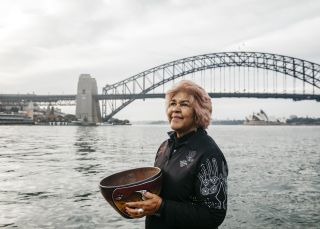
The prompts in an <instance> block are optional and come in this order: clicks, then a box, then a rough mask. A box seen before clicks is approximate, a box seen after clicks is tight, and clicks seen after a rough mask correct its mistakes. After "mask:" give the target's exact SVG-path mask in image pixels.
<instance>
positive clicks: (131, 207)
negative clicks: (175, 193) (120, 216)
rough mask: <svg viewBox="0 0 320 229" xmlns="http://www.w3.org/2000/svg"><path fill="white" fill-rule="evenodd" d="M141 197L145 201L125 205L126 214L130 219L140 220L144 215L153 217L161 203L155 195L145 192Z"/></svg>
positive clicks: (159, 198)
mask: <svg viewBox="0 0 320 229" xmlns="http://www.w3.org/2000/svg"><path fill="white" fill-rule="evenodd" d="M143 196H144V197H145V199H146V200H144V201H138V202H127V203H126V212H127V213H128V214H129V215H130V216H131V217H132V218H141V217H143V216H146V215H154V214H155V213H156V212H157V211H158V209H159V207H160V205H161V203H162V199H161V197H160V196H157V195H156V194H152V193H150V192H145V193H143Z"/></svg>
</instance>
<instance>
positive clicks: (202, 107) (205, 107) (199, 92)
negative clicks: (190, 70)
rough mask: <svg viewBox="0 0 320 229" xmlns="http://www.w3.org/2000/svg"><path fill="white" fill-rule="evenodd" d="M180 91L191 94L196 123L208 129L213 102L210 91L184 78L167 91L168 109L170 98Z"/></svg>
mask: <svg viewBox="0 0 320 229" xmlns="http://www.w3.org/2000/svg"><path fill="white" fill-rule="evenodd" d="M178 92H185V93H187V94H189V95H190V96H191V101H190V102H191V106H192V107H193V109H194V112H195V117H194V120H195V124H196V126H197V127H202V128H204V129H206V128H207V127H208V125H209V124H210V121H211V113H212V103H211V98H210V96H209V95H208V93H207V92H206V91H205V90H204V89H203V88H202V87H200V86H199V85H197V84H196V83H194V82H192V81H190V80H182V81H180V82H179V83H177V84H175V85H174V86H173V87H172V88H171V89H170V90H168V91H167V93H166V109H167V110H168V108H169V104H170V100H171V99H172V97H173V96H174V95H175V94H177V93H178Z"/></svg>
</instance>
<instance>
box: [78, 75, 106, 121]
mask: <svg viewBox="0 0 320 229" xmlns="http://www.w3.org/2000/svg"><path fill="white" fill-rule="evenodd" d="M97 94H98V88H97V82H96V79H95V78H92V77H91V76H90V74H81V75H80V76H79V81H78V91H77V98H76V117H77V119H78V120H79V121H81V123H82V124H84V125H95V124H97V123H99V122H101V112H100V105H99V100H97V99H96V98H95V95H97Z"/></svg>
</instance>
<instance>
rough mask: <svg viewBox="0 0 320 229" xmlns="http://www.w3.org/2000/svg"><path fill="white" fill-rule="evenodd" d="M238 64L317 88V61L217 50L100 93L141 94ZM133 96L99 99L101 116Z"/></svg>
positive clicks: (112, 112) (145, 73)
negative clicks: (203, 72) (199, 73)
mask: <svg viewBox="0 0 320 229" xmlns="http://www.w3.org/2000/svg"><path fill="white" fill-rule="evenodd" d="M237 66H238V67H248V68H257V69H265V70H271V71H274V72H278V73H281V74H282V75H286V76H290V77H293V78H294V79H298V80H300V81H302V82H303V84H308V85H311V86H312V87H313V88H314V89H320V65H319V64H316V63H313V62H310V61H306V60H302V59H299V58H294V57H290V56H284V55H278V54H272V53H262V52H219V53H211V54H203V55H197V56H192V57H187V58H183V59H179V60H175V61H171V62H168V63H165V64H162V65H159V66H157V67H154V68H150V69H148V70H146V71H143V72H141V73H139V74H136V75H134V76H132V77H129V78H127V79H124V80H122V81H119V82H117V83H115V84H112V85H106V86H105V87H104V88H103V94H104V95H105V97H106V98H108V95H110V96H111V95H113V96H114V95H118V94H129V95H130V94H131V95H141V96H143V95H146V94H148V93H149V92H150V91H152V90H154V89H155V88H158V87H160V86H162V85H165V84H166V83H168V82H170V81H173V80H175V79H177V78H180V77H183V76H185V75H188V74H192V73H195V72H199V71H203V70H207V69H215V68H225V67H237ZM238 97H239V96H238ZM240 97H241V96H240ZM252 97H255V96H252ZM270 97H271V96H270ZM136 98H137V97H136V96H132V98H129V99H123V100H121V102H120V104H118V102H117V100H116V99H106V100H104V101H103V102H102V113H103V117H104V119H105V120H108V119H110V118H111V117H113V116H114V115H115V114H116V113H118V112H119V111H120V110H122V109H123V108H124V107H126V106H127V105H129V104H130V103H132V102H133V101H134V100H135V99H136ZM108 106H109V108H110V113H109V114H108V113H107V110H108V109H107V107H108Z"/></svg>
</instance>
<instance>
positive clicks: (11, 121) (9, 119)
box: [0, 113, 34, 125]
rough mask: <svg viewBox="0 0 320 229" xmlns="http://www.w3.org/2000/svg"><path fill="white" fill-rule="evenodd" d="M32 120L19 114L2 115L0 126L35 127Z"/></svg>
mask: <svg viewBox="0 0 320 229" xmlns="http://www.w3.org/2000/svg"><path fill="white" fill-rule="evenodd" d="M33 124H34V122H33V120H32V119H31V118H29V117H27V116H24V115H18V114H5V113H1V114H0V125H33Z"/></svg>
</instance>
